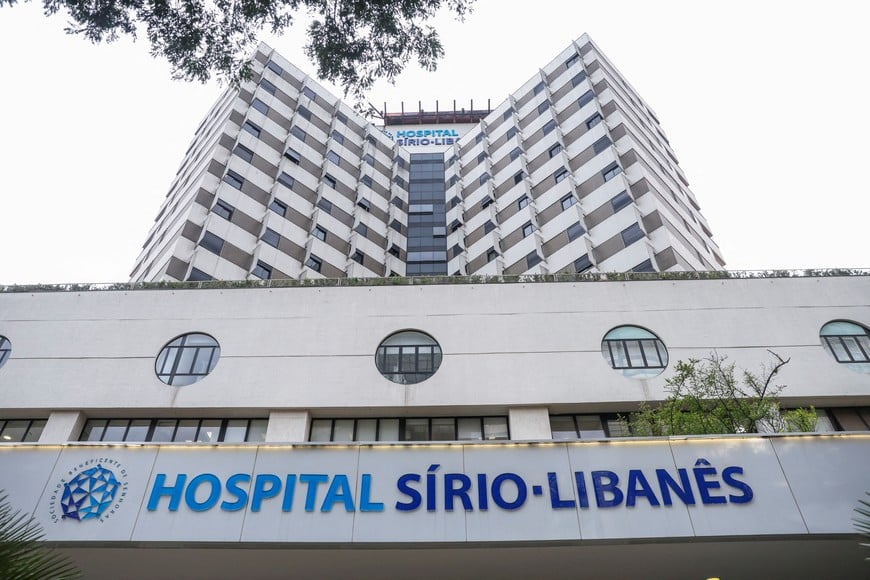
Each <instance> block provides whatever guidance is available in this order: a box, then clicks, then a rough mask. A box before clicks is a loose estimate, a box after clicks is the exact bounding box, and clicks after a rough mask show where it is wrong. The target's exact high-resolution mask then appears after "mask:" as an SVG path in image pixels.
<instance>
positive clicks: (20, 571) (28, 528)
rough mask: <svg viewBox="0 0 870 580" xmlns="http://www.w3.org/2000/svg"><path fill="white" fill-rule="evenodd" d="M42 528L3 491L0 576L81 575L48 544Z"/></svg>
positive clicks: (1, 579)
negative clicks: (18, 508) (44, 543)
mask: <svg viewBox="0 0 870 580" xmlns="http://www.w3.org/2000/svg"><path fill="white" fill-rule="evenodd" d="M43 536H44V534H43V531H42V528H41V527H40V526H39V524H38V523H36V521H34V520H33V518H31V517H30V516H29V515H27V514H22V513H21V511H16V510H13V508H12V506H11V505H10V504H9V501H8V499H7V496H6V494H5V493H2V492H0V580H53V579H60V578H78V577H79V576H80V573H79V572H78V570H76V568H75V567H74V566H73V565H72V564H71V563H70V562H69V561H68V560H67V559H66V558H65V557H64V556H63V555H61V554H59V553H57V552H55V551H53V550H51V549H49V548H46V547H45V546H44V545H42V543H41V540H42V538H43Z"/></svg>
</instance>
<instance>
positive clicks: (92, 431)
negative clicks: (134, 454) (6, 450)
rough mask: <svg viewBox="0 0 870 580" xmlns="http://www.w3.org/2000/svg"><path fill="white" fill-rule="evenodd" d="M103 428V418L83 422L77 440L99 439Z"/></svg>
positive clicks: (101, 436) (104, 424) (104, 428)
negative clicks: (82, 427)
mask: <svg viewBox="0 0 870 580" xmlns="http://www.w3.org/2000/svg"><path fill="white" fill-rule="evenodd" d="M105 430H106V421H105V419H92V420H90V421H88V422H87V423H85V428H84V429H83V430H82V436H81V437H79V441H99V440H100V439H102V438H103V432H104V431H105ZM4 441H5V439H4Z"/></svg>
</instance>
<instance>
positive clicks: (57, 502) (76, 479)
mask: <svg viewBox="0 0 870 580" xmlns="http://www.w3.org/2000/svg"><path fill="white" fill-rule="evenodd" d="M126 480H127V470H126V469H125V468H124V467H123V466H121V464H120V463H119V462H118V461H116V460H114V459H108V458H105V457H103V458H99V459H89V460H87V461H83V462H82V463H80V464H78V465H77V466H76V467H74V468H73V469H70V470H69V471H68V472H67V474H66V477H63V478H61V480H60V481H59V482H58V483H57V485H56V486H55V489H54V490H53V491H52V494H51V500H50V505H49V513H50V514H51V519H52V521H54V522H57V521H60V520H65V519H70V520H78V521H80V522H83V521H87V520H94V519H96V520H99V521H101V522H102V521H105V520H106V519H108V518H109V517H110V516H112V515H113V514H114V513H115V511H116V510H117V509H118V508H119V507H121V504H122V503H123V501H124V498H125V497H126V495H127V481H126Z"/></svg>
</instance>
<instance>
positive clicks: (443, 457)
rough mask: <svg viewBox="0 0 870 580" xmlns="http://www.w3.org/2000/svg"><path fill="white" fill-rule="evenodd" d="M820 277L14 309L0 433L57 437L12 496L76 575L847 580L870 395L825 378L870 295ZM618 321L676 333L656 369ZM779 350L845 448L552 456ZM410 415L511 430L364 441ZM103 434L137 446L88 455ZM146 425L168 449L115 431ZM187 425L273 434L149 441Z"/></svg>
mask: <svg viewBox="0 0 870 580" xmlns="http://www.w3.org/2000/svg"><path fill="white" fill-rule="evenodd" d="M825 274H827V275H823V276H802V277H782V276H778V275H767V276H758V277H752V278H741V277H737V275H736V274H733V275H730V277H729V276H726V275H725V274H724V273H723V274H716V275H713V276H711V277H708V278H703V279H702V278H698V277H696V278H692V277H690V276H689V275H686V274H674V275H665V274H662V275H646V276H644V275H637V274H635V275H619V276H613V275H611V276H607V275H599V276H579V275H565V276H562V277H561V278H559V280H561V281H553V280H556V278H551V279H550V280H551V281H547V280H546V279H543V278H535V277H518V278H494V279H492V280H489V281H487V280H485V279H472V278H455V279H447V280H450V281H451V283H432V282H427V281H426V280H422V279H418V280H415V279H411V278H401V279H392V280H389V281H387V280H370V281H368V282H364V281H344V283H343V284H339V283H338V282H337V281H323V282H321V283H317V284H315V282H314V281H309V282H307V283H290V282H288V283H285V284H281V283H279V282H277V281H275V282H274V283H273V285H270V284H269V283H266V282H264V283H262V285H260V286H252V285H248V286H247V287H239V286H238V285H235V284H233V283H219V282H212V283H203V284H202V285H201V286H202V287H196V286H194V285H179V286H178V287H167V286H162V287H161V286H157V285H155V286H152V287H147V286H146V287H142V286H134V285H130V286H128V288H127V289H124V287H123V285H119V286H118V287H117V288H115V289H111V290H90V291H76V290H75V289H69V288H60V287H58V288H56V289H54V290H55V291H45V289H41V290H40V291H35V290H34V291H30V290H29V289H27V288H23V287H22V288H14V287H11V288H5V289H4V291H3V292H0V336H4V337H6V338H7V339H8V340H9V344H10V345H11V352H10V354H9V357H8V359H7V360H6V362H5V364H4V365H3V366H2V367H0V408H2V409H3V415H0V438H2V434H3V433H4V431H2V425H3V424H4V422H5V424H8V423H10V422H14V421H18V422H21V421H22V420H32V421H45V425H44V428H42V431H41V436H40V437H39V438H38V440H33V441H30V442H27V440H24V441H25V442H19V443H12V442H8V443H3V442H0V488H4V489H6V491H7V492H8V493H9V495H10V499H11V500H12V501H13V503H15V505H16V506H19V507H21V508H22V509H24V510H25V511H27V512H30V513H32V514H33V515H34V517H36V518H37V520H39V521H40V522H41V523H43V525H44V526H45V528H46V530H47V534H48V539H49V540H50V541H52V542H56V543H58V545H60V546H62V547H63V548H64V550H65V551H67V552H68V553H69V554H70V555H71V556H72V557H73V558H74V559H75V561H76V562H77V563H78V564H79V565H80V566H81V567H82V568H83V570H84V571H85V572H86V577H88V578H112V577H117V576H119V575H121V576H124V577H129V578H145V577H148V578H153V577H158V578H163V577H165V578H170V577H177V576H179V575H182V576H188V577H198V576H200V577H201V576H206V575H207V576H209V577H215V578H233V577H238V576H239V575H244V574H247V575H253V576H256V577H262V578H280V577H284V576H282V575H286V570H287V569H288V568H292V569H294V570H296V571H297V573H298V574H300V575H302V576H308V577H311V576H320V577H331V576H337V575H347V574H351V575H354V576H356V577H360V578H375V577H383V576H385V575H386V576H405V575H409V574H414V575H416V576H419V577H421V578H436V577H443V576H444V575H454V576H465V575H469V574H475V575H483V576H487V575H492V574H497V575H499V576H503V577H505V578H522V577H528V576H529V574H533V575H534V574H539V575H546V576H551V577H554V578H572V577H576V575H577V573H578V569H581V568H582V569H583V570H585V571H586V572H587V573H588V574H589V575H590V576H591V577H596V578H624V577H637V576H638V575H642V574H643V573H644V571H645V570H646V571H650V570H651V572H650V573H649V574H647V575H648V576H650V577H653V578H675V577H676V578H696V577H705V578H706V577H714V576H716V577H723V578H726V577H746V576H751V575H756V576H758V575H760V576H766V577H770V576H775V575H776V574H777V573H779V572H782V571H787V572H788V575H789V577H792V578H807V579H809V578H817V577H820V576H824V577H831V578H847V577H859V576H860V573H861V570H862V569H863V568H861V566H864V562H863V560H862V556H863V555H862V554H861V552H860V550H859V549H858V547H857V544H858V539H857V536H856V535H855V534H854V533H853V531H852V527H851V526H852V524H851V515H852V511H851V510H852V508H853V507H855V506H856V505H857V500H858V499H859V498H861V497H862V494H863V492H864V491H865V487H866V482H867V481H868V480H870V463H868V462H867V461H866V457H867V456H868V454H870V423H865V427H864V428H863V429H862V428H861V427H860V426H858V425H859V423H860V421H861V420H862V419H861V417H865V418H867V417H870V374H867V373H866V372H859V371H866V368H863V367H860V365H859V366H855V365H854V364H851V363H847V364H844V363H840V362H837V361H836V360H835V359H834V357H833V356H832V355H831V354H830V352H829V351H827V350H826V349H825V348H824V347H823V345H822V339H821V338H820V336H819V334H820V329H821V328H822V327H823V326H824V325H826V324H827V323H829V322H832V321H850V322H852V323H855V324H857V325H859V326H860V327H862V328H864V329H866V328H867V326H868V324H870V305H868V303H867V300H866V297H867V296H870V276H867V275H866V273H853V274H852V275H841V274H843V273H837V272H827V273H825ZM209 285H211V287H208V286H209ZM622 325H636V326H638V327H641V328H644V329H647V330H648V331H651V332H653V333H654V334H655V335H656V336H657V337H658V338H659V339H660V340H661V342H662V343H663V345H664V346H665V347H666V348H667V353H668V356H667V359H668V362H667V365H666V366H667V368H666V369H665V370H664V371H663V372H662V374H660V375H658V376H655V377H652V378H648V379H643V380H639V379H635V378H629V377H626V376H623V374H622V373H620V372H618V371H616V370H614V369H612V368H611V367H610V365H609V363H608V359H605V357H604V356H603V355H602V339H603V338H604V337H605V335H607V334H608V333H609V332H610V331H611V330H612V329H614V328H616V327H619V326H622ZM410 329H413V330H417V331H421V332H424V333H427V334H428V335H429V336H431V337H432V338H434V339H435V340H436V341H437V342H438V344H439V345H440V349H441V353H442V361H441V364H440V367H439V368H438V369H437V370H436V371H435V372H434V374H433V375H432V376H430V377H428V378H427V379H425V380H423V381H421V382H418V383H416V384H398V383H395V382H392V381H390V380H388V379H387V378H385V377H384V376H382V375H381V373H380V372H379V370H378V368H377V365H376V352H377V350H378V345H379V344H380V343H381V341H382V340H384V339H385V338H386V337H388V336H390V335H392V334H393V333H395V332H396V331H401V330H410ZM190 332H200V333H205V334H208V335H209V336H211V337H213V338H214V339H215V340H216V341H217V342H218V343H219V345H220V359H219V360H218V361H217V364H216V365H215V366H214V367H213V370H212V371H211V372H210V373H208V374H207V376H204V377H203V378H202V379H201V380H199V381H197V382H194V383H193V384H189V385H186V386H170V385H168V384H165V383H164V382H162V381H161V380H160V379H158V376H157V374H156V372H155V360H156V359H157V358H158V353H159V352H160V351H161V349H162V348H163V347H164V345H167V344H168V343H169V342H170V341H172V340H173V339H174V338H176V337H178V336H180V335H183V334H185V333H190ZM768 351H773V352H775V353H777V354H778V355H780V356H781V357H783V358H787V359H790V362H789V363H788V364H787V365H786V366H785V367H783V369H782V371H781V373H780V374H779V375H778V377H777V382H779V383H782V384H784V385H787V387H786V389H785V391H783V393H782V396H781V400H782V403H783V406H784V407H793V406H801V405H803V406H806V405H813V406H815V407H816V408H817V409H818V410H819V411H820V413H821V415H822V416H824V417H826V418H827V419H828V420H829V422H828V423H825V422H820V424H819V425H820V428H821V429H823V430H825V431H829V432H826V433H815V434H805V435H775V436H771V435H737V436H706V437H674V438H647V439H638V438H631V437H616V436H612V437H608V436H607V435H608V433H606V432H604V431H602V432H601V433H599V434H597V435H596V434H592V435H591V437H590V436H589V434H584V435H581V436H580V439H581V440H579V441H554V440H553V439H554V432H553V431H551V425H552V423H551V422H552V421H553V418H554V417H560V416H566V415H577V416H584V417H596V416H600V417H605V416H608V415H612V414H615V413H628V412H630V411H632V410H634V409H636V408H637V406H638V405H639V404H640V403H641V402H644V401H646V402H655V401H658V400H661V399H662V398H663V397H664V396H665V380H666V379H667V378H668V377H669V376H671V375H672V374H673V370H674V365H675V364H676V362H677V361H679V360H686V359H689V358H704V357H706V356H708V355H709V354H710V353H711V352H716V353H718V354H719V355H724V356H727V357H729V359H730V360H731V361H733V362H735V363H736V364H737V365H738V366H740V367H742V368H746V369H748V370H753V371H758V370H759V369H760V367H761V365H763V364H765V363H769V362H770V355H769V353H768ZM850 417H855V418H857V421H858V422H852V423H847V422H846V421H848V420H849V418H850ZM420 418H426V420H427V421H429V422H430V424H431V425H434V424H435V422H437V421H438V420H443V419H445V418H446V419H451V420H456V421H457V422H458V421H461V420H469V419H471V420H472V422H474V421H478V420H479V421H484V420H486V419H487V418H491V419H495V420H496V423H497V422H498V420H503V421H504V422H505V425H506V426H507V431H506V433H505V437H503V438H501V439H502V440H490V441H468V440H453V441H451V440H444V439H443V438H439V440H437V441H433V440H419V439H416V440H405V441H400V440H395V439H394V440H390V439H388V438H384V437H377V440H375V439H367V438H366V436H365V435H361V434H362V433H363V424H364V423H366V422H369V423H371V422H372V421H374V422H377V424H378V425H383V424H385V422H391V421H396V422H398V421H399V420H402V421H405V422H406V423H405V425H406V428H408V426H409V425H410V423H411V422H412V421H414V420H419V419H420ZM108 419H111V420H114V421H116V422H117V421H120V422H126V423H125V424H126V425H129V427H125V428H124V429H129V430H128V431H126V435H124V436H123V437H120V438H115V437H116V436H117V435H118V433H121V434H125V431H124V429H121V431H115V432H114V433H115V434H114V435H106V436H105V437H104V438H103V439H102V440H94V439H90V440H88V433H89V431H88V429H92V428H93V427H92V426H93V425H95V424H98V423H100V421H104V420H108ZM137 421H138V422H139V423H146V424H150V425H151V429H152V430H153V436H154V438H153V439H145V438H141V437H140V438H138V439H137V438H133V437H128V438H125V437H126V436H127V435H130V434H131V433H132V430H133V429H134V423H135V422H137ZM191 421H193V422H195V423H197V424H199V425H201V428H200V431H199V432H200V434H201V433H202V432H203V430H204V429H205V424H206V423H207V422H211V423H209V424H211V425H214V424H216V423H221V424H222V425H223V426H222V427H219V429H220V430H221V433H223V431H224V429H228V427H229V422H230V421H237V422H238V421H242V422H248V423H249V424H250V425H251V427H249V428H248V433H249V434H250V433H251V432H252V429H253V423H254V422H260V423H262V425H261V427H262V428H263V431H262V433H264V435H261V436H258V437H259V438H257V437H252V438H249V439H247V440H245V439H241V440H235V441H237V442H233V443H231V442H229V441H230V439H229V438H227V439H224V440H223V441H224V442H219V441H218V442H215V441H216V440H215V439H210V440H208V441H212V442H200V443H196V442H195V441H204V440H203V439H199V438H198V437H197V435H190V436H189V437H190V438H189V439H184V438H182V439H177V438H176V440H175V442H170V440H167V439H159V438H158V435H157V431H158V430H159V424H160V423H161V422H164V423H165V422H173V425H177V429H178V430H177V431H176V434H178V433H180V432H181V429H182V428H183V425H182V424H183V423H185V422H187V423H190V422H191ZM330 421H331V422H332V423H329V422H330ZM324 422H326V424H331V425H333V427H332V428H333V429H335V432H334V433H338V425H339V423H341V422H345V423H347V422H351V423H353V424H354V425H355V426H354V433H356V437H355V438H356V439H357V440H356V441H351V440H345V439H342V438H341V437H338V436H336V439H335V442H333V443H329V442H326V443H320V442H317V441H320V440H319V439H316V437H315V431H316V430H317V429H318V428H322V426H323V425H324ZM481 424H482V423H481ZM110 425H111V424H109V426H110ZM258 425H259V423H258ZM318 426H319V427H318ZM101 428H102V427H101ZM173 428H175V427H173ZM380 428H381V427H379V429H380ZM433 429H434V427H433ZM110 430H111V429H110V427H105V433H107V434H108V433H109V432H110ZM831 431H838V432H831ZM862 431H863V432H862ZM381 432H383V431H381ZM141 433H144V431H142V432H141ZM141 433H140V434H141ZM149 433H150V431H149ZM191 433H196V431H195V430H194V431H192V432H191ZM371 433H374V431H371ZM432 433H434V430H433V431H432ZM149 437H151V435H149ZM482 438H483V439H491V438H490V437H487V436H484V437H482ZM587 438H589V440H584V439H587ZM161 441H165V442H161ZM93 469H98V470H102V473H106V470H108V471H111V473H112V478H114V479H110V481H111V482H113V483H112V485H117V489H118V490H119V491H118V492H117V493H118V495H116V496H114V499H113V501H112V503H111V506H109V507H107V508H106V511H103V512H100V516H99V518H94V519H93V520H82V521H75V519H74V518H73V517H72V516H70V515H69V514H75V513H78V514H82V513H85V512H84V511H83V510H85V509H87V508H86V507H78V508H76V507H70V505H69V504H68V503H65V502H67V501H68V500H66V499H64V498H65V497H66V496H65V495H64V493H65V490H66V489H67V487H68V486H70V485H76V482H77V481H79V480H80V479H81V478H82V477H85V476H88V474H93V473H94V472H93V471H88V470H93ZM663 473H664V475H662V474H663ZM430 476H431V479H430ZM683 477H684V478H685V479H681V478H683ZM662 478H664V479H662ZM668 478H670V479H668ZM667 481H673V482H674V483H672V484H668V483H667ZM430 482H431V483H430ZM632 482H633V483H632ZM643 482H645V483H643ZM663 482H664V483H663ZM430 485H431V486H434V487H431V488H430V487H428V486H430ZM669 485H670V487H668V486H669ZM674 486H676V487H674ZM681 486H682V487H681ZM520 488H522V489H523V491H522V492H520ZM677 488H680V491H679V492H678V491H677ZM448 489H452V490H453V492H451V493H448V491H447V490H448ZM668 490H670V491H668ZM89 493H96V492H89ZM415 494H417V495H416V496H415ZM70 497H73V496H70ZM255 498H257V499H256V503H255ZM415 498H416V499H415ZM427 498H434V499H432V500H431V503H429V501H430V500H429V499H427ZM617 500H618V501H617ZM415 501H416V503H415ZM466 502H467V503H466ZM83 505H86V504H83ZM107 505H108V504H107ZM77 510H78V511H77ZM759 544H761V545H762V546H763V547H764V550H763V551H762V552H759V551H758V550H760V549H761V548H760V547H759ZM333 548H341V549H340V550H332V549H333ZM327 549H329V550H327ZM203 550H207V552H205V553H204V552H203ZM407 553H413V554H416V556H417V558H418V559H417V560H415V561H416V562H417V563H419V562H427V563H428V564H429V565H428V567H427V568H426V569H425V570H420V569H418V568H417V567H415V563H414V562H415V561H411V560H407ZM761 553H764V554H766V556H767V557H766V558H762V557H760V554H761ZM327 554H335V556H334V557H333V556H329V557H326V555H327ZM752 554H755V555H756V556H753V557H754V558H755V560H753V559H752V558H750V556H751V555H752ZM230 555H232V557H230ZM378 555H380V557H378ZM741 555H742V556H741ZM157 561H160V562H161V563H162V564H161V565H159V566H158V565H155V563H154V562H157ZM530 566H531V567H530ZM578 567H579V568H578Z"/></svg>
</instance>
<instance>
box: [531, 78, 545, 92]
mask: <svg viewBox="0 0 870 580" xmlns="http://www.w3.org/2000/svg"><path fill="white" fill-rule="evenodd" d="M543 90H544V81H541V82H539V83H538V84H536V85H535V88H534V89H532V92H533V93H534V94H536V95H537V94H539V93H540V92H541V91H543Z"/></svg>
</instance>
